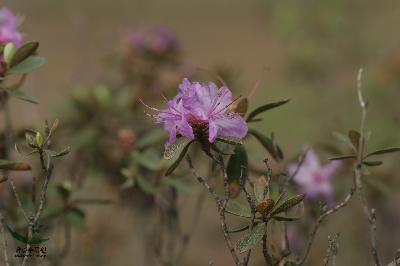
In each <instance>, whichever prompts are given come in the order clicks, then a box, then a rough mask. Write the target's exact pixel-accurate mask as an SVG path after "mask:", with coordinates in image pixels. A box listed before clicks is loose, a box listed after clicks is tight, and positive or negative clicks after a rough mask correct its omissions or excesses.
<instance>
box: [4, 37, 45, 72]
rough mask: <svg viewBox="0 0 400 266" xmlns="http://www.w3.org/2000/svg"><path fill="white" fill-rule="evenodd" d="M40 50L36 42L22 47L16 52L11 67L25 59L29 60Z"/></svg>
mask: <svg viewBox="0 0 400 266" xmlns="http://www.w3.org/2000/svg"><path fill="white" fill-rule="evenodd" d="M38 48H39V43H38V42H36V41H33V42H28V43H25V44H24V45H22V46H21V47H20V48H19V49H18V50H17V51H16V52H15V55H14V57H13V58H12V60H11V63H10V67H13V66H15V65H17V64H19V63H21V62H22V61H24V60H25V59H27V58H28V57H29V56H31V55H34V53H35V52H36V51H37V49H38Z"/></svg>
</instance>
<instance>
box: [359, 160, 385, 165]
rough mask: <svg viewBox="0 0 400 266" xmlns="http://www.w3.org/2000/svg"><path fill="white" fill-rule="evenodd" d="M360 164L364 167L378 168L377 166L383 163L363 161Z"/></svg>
mask: <svg viewBox="0 0 400 266" xmlns="http://www.w3.org/2000/svg"><path fill="white" fill-rule="evenodd" d="M362 164H363V165H366V166H379V165H381V164H383V162H381V161H373V162H371V161H370V162H368V161H363V162H362Z"/></svg>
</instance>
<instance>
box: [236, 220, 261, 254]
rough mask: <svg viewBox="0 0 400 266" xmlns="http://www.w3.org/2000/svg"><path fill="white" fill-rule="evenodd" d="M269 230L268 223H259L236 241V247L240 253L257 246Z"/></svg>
mask: <svg viewBox="0 0 400 266" xmlns="http://www.w3.org/2000/svg"><path fill="white" fill-rule="evenodd" d="M266 232H267V225H266V224H265V223H260V224H257V225H256V226H255V227H254V228H253V230H251V232H249V233H248V234H246V235H245V236H244V237H242V238H241V239H239V240H238V241H237V242H236V248H237V249H238V251H239V252H240V253H243V252H246V251H248V250H249V249H251V248H252V247H253V246H255V245H256V244H257V243H258V242H260V240H261V239H262V238H263V236H264V235H265V233H266Z"/></svg>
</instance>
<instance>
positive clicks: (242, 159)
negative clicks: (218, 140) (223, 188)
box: [226, 145, 249, 183]
mask: <svg viewBox="0 0 400 266" xmlns="http://www.w3.org/2000/svg"><path fill="white" fill-rule="evenodd" d="M234 152H235V153H234V154H233V155H231V157H230V158H229V161H228V165H227V169H226V172H227V174H228V182H229V183H232V182H236V183H239V181H240V180H239V178H240V176H241V174H242V171H243V173H244V176H247V171H248V170H247V169H248V167H249V162H248V158H247V152H246V149H245V148H244V146H242V145H238V146H236V147H235V150H234ZM242 167H243V168H242Z"/></svg>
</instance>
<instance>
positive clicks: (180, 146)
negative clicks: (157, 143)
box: [164, 137, 192, 160]
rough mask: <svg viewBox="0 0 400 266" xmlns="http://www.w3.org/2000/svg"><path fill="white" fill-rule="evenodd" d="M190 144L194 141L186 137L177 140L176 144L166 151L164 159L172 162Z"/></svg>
mask: <svg viewBox="0 0 400 266" xmlns="http://www.w3.org/2000/svg"><path fill="white" fill-rule="evenodd" d="M190 142H192V140H191V139H188V138H185V137H180V138H177V139H176V140H175V142H174V143H172V144H171V145H169V146H168V147H167V148H166V149H165V152H164V159H166V160H170V159H172V158H174V157H176V156H178V155H179V154H180V153H181V152H182V151H183V150H184V149H185V147H186V146H187V145H188V144H189V143H190Z"/></svg>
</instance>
